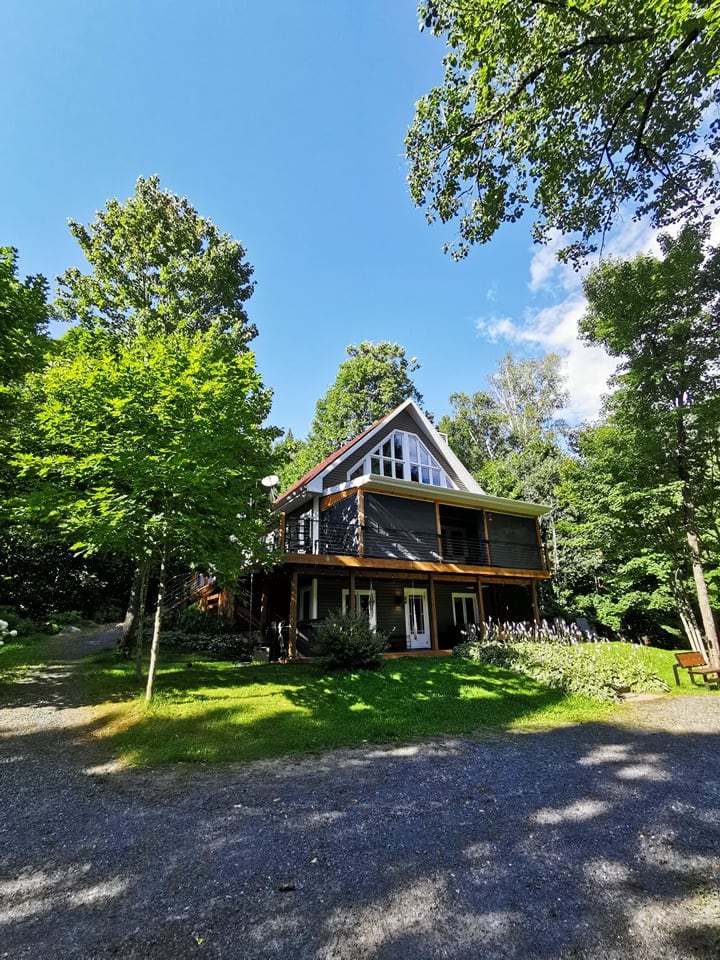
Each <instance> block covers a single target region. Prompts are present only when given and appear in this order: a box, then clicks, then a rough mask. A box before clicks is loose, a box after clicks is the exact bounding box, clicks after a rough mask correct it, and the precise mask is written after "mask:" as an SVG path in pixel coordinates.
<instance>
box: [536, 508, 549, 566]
mask: <svg viewBox="0 0 720 960" xmlns="http://www.w3.org/2000/svg"><path fill="white" fill-rule="evenodd" d="M535 534H536V535H537V542H538V553H539V554H540V566H541V568H542V569H543V570H549V569H550V564H549V563H548V557H547V553H546V552H545V549H544V545H543V539H542V534H541V532H540V520H539V518H538V517H535Z"/></svg>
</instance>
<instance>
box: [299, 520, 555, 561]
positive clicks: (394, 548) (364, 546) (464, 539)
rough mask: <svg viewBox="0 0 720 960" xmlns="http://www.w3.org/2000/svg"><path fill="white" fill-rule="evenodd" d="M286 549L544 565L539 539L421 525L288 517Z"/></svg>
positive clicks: (381, 556)
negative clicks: (441, 531) (449, 531)
mask: <svg viewBox="0 0 720 960" xmlns="http://www.w3.org/2000/svg"><path fill="white" fill-rule="evenodd" d="M283 549H284V552H285V553H293V554H315V555H325V556H349V557H359V556H363V557H367V558H373V559H380V560H382V559H384V560H420V561H428V562H432V563H453V564H464V565H468V566H479V567H507V568H510V569H518V570H546V569H548V564H547V558H546V556H545V552H544V550H543V549H541V547H540V546H539V545H538V544H523V543H514V542H512V541H509V540H484V539H481V538H479V537H478V536H477V535H474V534H473V533H472V531H468V532H467V534H466V535H464V536H460V535H459V533H458V530H457V528H453V530H452V534H451V535H449V536H444V535H441V536H438V535H437V533H434V532H427V531H422V530H406V529H400V528H387V527H385V528H382V527H379V526H377V525H376V524H373V523H366V524H365V525H364V526H359V525H358V524H357V522H354V523H348V524H333V523H329V522H328V521H326V520H323V519H319V520H318V519H313V518H311V517H306V518H301V519H297V518H289V519H288V520H287V521H286V524H285V542H284V546H283Z"/></svg>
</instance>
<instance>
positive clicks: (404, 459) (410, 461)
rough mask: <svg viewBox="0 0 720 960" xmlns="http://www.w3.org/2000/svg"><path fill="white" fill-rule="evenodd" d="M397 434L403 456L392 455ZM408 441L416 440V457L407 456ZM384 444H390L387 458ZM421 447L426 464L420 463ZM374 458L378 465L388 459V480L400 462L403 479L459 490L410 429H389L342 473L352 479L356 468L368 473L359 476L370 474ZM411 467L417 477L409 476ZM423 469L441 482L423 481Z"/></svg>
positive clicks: (418, 436)
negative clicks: (433, 474) (389, 469)
mask: <svg viewBox="0 0 720 960" xmlns="http://www.w3.org/2000/svg"><path fill="white" fill-rule="evenodd" d="M396 436H399V437H400V438H401V446H402V456H401V457H399V458H398V457H397V456H395V437H396ZM411 440H414V441H415V446H416V453H417V456H416V457H415V458H413V457H411V456H410V441H411ZM387 443H389V444H390V456H389V457H388V456H385V454H384V453H383V447H384V446H385V445H386V444H387ZM421 449H422V451H424V454H425V456H426V457H427V458H428V461H429V462H428V463H427V464H423V462H422V456H421ZM373 460H377V461H378V466H379V465H380V461H383V462H385V461H387V462H388V463H390V464H391V465H392V470H393V475H392V476H391V477H390V478H388V479H391V480H394V479H397V478H396V477H395V472H396V469H397V467H396V465H397V464H402V472H403V474H404V479H405V480H409V481H410V483H421V484H422V485H423V486H424V487H440V488H441V489H443V490H457V489H458V487H457V484H456V483H455V482H454V481H453V479H452V477H451V476H450V474H449V473H448V472H447V470H446V469H445V468H444V467H443V466H442V465H441V463H440V461H439V460H438V458H437V456H436V455H435V454H434V453H433V452H432V450H431V449H430V447H429V446H428V445H427V443H426V442H425V440H423V438H422V437H421V436H420V434H419V433H414V432H412V431H410V430H400V429H399V428H397V427H395V428H393V429H392V430H390V431H389V433H387V434H386V435H385V436H384V437H382V438H381V440H380V443H379V444H378V445H377V446H376V447H372V448H371V449H370V450H369V451H368V452H367V453H366V454H365V456H364V457H362V459H360V460H358V461H357V462H356V463H353V464H351V465H350V467H348V469H347V471H346V473H345V476H346V477H347V479H348V481H351V480H352V479H353V476H352V474H353V473H356V472H357V471H358V470H363V471H367V473H363V474H362V476H366V475H367V474H372V462H373ZM413 468H414V469H415V470H416V471H417V473H418V479H417V480H413V479H412V476H411V474H412V471H413ZM423 470H425V471H427V474H428V476H429V477H430V476H431V475H432V474H431V471H432V472H434V473H437V474H438V475H439V477H440V483H437V484H436V483H432V482H431V481H427V482H426V481H424V480H422V479H421V478H422V472H423ZM376 476H382V477H386V474H385V473H382V474H380V473H378V474H376ZM354 479H356V480H357V479H359V478H358V477H355V478H354Z"/></svg>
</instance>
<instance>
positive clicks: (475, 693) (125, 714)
mask: <svg viewBox="0 0 720 960" xmlns="http://www.w3.org/2000/svg"><path fill="white" fill-rule="evenodd" d="M50 640H51V638H48V637H33V638H23V640H22V642H18V643H12V644H6V645H5V646H4V647H0V684H1V683H8V682H11V681H13V680H16V679H18V678H20V677H21V676H22V675H23V673H26V672H27V671H28V670H30V669H32V668H33V667H35V666H38V665H41V664H43V663H45V662H47V656H48V644H49V643H50ZM605 651H606V655H607V656H612V657H625V656H640V657H641V658H642V659H643V660H644V661H645V662H646V663H648V665H649V666H651V667H652V669H653V670H654V671H655V672H656V673H657V674H658V675H659V676H660V677H662V679H664V680H666V682H668V684H669V685H670V690H671V693H673V694H674V693H676V692H677V693H688V692H691V691H692V692H700V691H701V689H702V688H700V687H691V686H690V683H689V680H688V679H687V678H686V677H685V676H683V685H682V686H681V687H680V688H676V687H675V685H674V681H673V676H672V663H673V662H674V658H673V654H672V653H671V652H670V651H664V650H657V649H654V648H638V647H628V646H627V645H624V644H607V645H603V653H605ZM78 683H79V690H78V691H77V693H78V694H79V696H80V698H81V700H82V702H83V703H85V704H86V705H87V706H89V707H92V709H93V713H94V724H93V726H94V728H95V735H96V736H98V737H100V738H102V739H103V740H104V741H105V742H106V743H107V745H108V746H109V747H110V749H111V751H112V753H113V754H114V755H116V756H119V757H120V758H122V760H124V761H125V762H127V763H129V764H131V765H137V766H149V767H152V766H156V765H158V764H162V763H168V762H174V761H188V762H217V761H233V760H255V759H260V758H266V757H281V756H292V755H299V754H306V753H311V752H315V751H320V750H325V749H330V748H334V747H352V746H359V745H362V744H364V743H393V742H407V741H409V740H412V739H414V738H417V737H427V736H443V735H448V736H452V735H470V734H473V733H476V732H479V731H483V730H487V731H499V730H508V729H509V730H517V729H527V728H532V727H543V726H557V725H561V724H573V723H582V722H586V721H590V720H598V719H602V718H604V717H607V716H608V715H609V714H610V713H611V712H612V711H613V709H615V708H614V707H613V706H612V705H609V704H599V703H598V702H597V701H595V700H591V699H589V698H587V697H583V696H565V695H563V694H562V693H561V692H560V691H557V690H551V689H549V688H548V687H546V686H543V685H542V684H539V683H536V682H535V681H533V680H531V679H529V678H528V677H525V676H523V675H521V674H517V673H513V672H511V671H508V670H503V669H500V668H497V667H491V666H487V665H484V664H476V663H471V662H470V661H467V660H462V659H460V658H456V657H447V658H445V657H443V658H423V659H410V658H408V659H401V660H392V661H388V662H387V663H386V664H385V666H384V668H383V670H381V671H379V672H377V673H370V672H364V671H362V672H359V673H356V674H345V673H335V674H323V673H321V671H320V670H319V669H318V668H316V667H314V666H312V665H293V666H280V665H275V664H248V665H239V664H235V663H230V662H228V661H222V660H214V659H211V658H209V657H208V656H207V655H200V656H198V654H197V653H184V652H180V651H178V650H174V649H165V650H163V651H161V663H160V670H159V673H158V677H157V684H156V697H155V700H154V701H153V702H152V703H151V704H146V703H145V701H144V699H143V697H142V690H141V688H140V687H139V686H138V684H137V682H136V681H135V677H134V669H133V665H132V664H130V663H125V662H119V661H118V660H117V659H116V658H115V654H114V651H112V650H108V651H104V652H102V653H100V654H97V655H95V656H93V657H89V658H87V659H86V660H85V661H83V663H82V665H81V672H80V673H79V676H78ZM0 692H1V691H0Z"/></svg>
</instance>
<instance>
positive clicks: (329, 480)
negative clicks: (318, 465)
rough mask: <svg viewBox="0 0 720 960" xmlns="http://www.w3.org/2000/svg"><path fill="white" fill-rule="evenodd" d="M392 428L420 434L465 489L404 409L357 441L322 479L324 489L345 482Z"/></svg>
mask: <svg viewBox="0 0 720 960" xmlns="http://www.w3.org/2000/svg"><path fill="white" fill-rule="evenodd" d="M393 430H404V431H405V432H406V433H414V434H417V435H418V436H420V437H421V438H422V441H423V443H424V444H425V445H426V446H427V448H428V450H429V451H430V452H431V453H432V455H433V456H434V457H435V459H436V460H437V461H438V463H439V464H440V466H441V467H442V468H443V470H444V471H445V472H446V473H447V475H448V476H449V477H450V479H451V480H452V481H453V483H454V484H455V485H456V486H457V488H458V489H459V490H466V489H467V488H466V486H465V484H463V483H462V482H461V480H460V478H459V477H458V475H457V474H456V472H455V471H454V470H453V468H452V467H451V466H450V464H449V463H448V462H447V460H446V459H445V455H444V454H443V452H442V451H441V450H440V448H439V447H438V446H437V444H435V443H433V442H432V441H431V439H430V438H429V437H427V436H426V435H425V434H424V433H422V434H421V433H420V430H419V428H418V425H417V424H416V423H415V421H414V420H413V418H412V417H411V416H410V414H409V413H408V412H407V411H406V410H403V412H402V413H400V414H398V415H397V417H395V419H394V420H392V422H391V423H389V424H387V426H386V427H385V428H384V429H383V430H381V431H380V432H379V433H377V434H375V436H374V437H373V438H372V439H371V440H363V441H362V442H361V443H359V444H358V445H357V447H356V448H355V449H354V450H352V451H351V452H350V453H349V454H348V456H347V459H345V460H343V462H342V463H341V464H339V465H338V466H336V467H333V468H332V469H331V470H330V472H329V473H328V475H327V476H326V477H325V480H324V481H323V485H324V487H325V489H327V488H328V487H334V486H336V485H337V484H339V483H345V482H346V481H347V475H348V470H350V469H351V468H352V467H354V466H355V464H356V463H357V462H358V461H359V460H362V459H363V457H366V456H367V455H368V454H369V453H370V451H371V450H374V449H375V448H376V447H377V446H378V444H380V443H382V442H383V440H384V439H385V438H386V437H388V436H389V435H390V434H391V433H392V432H393Z"/></svg>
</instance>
